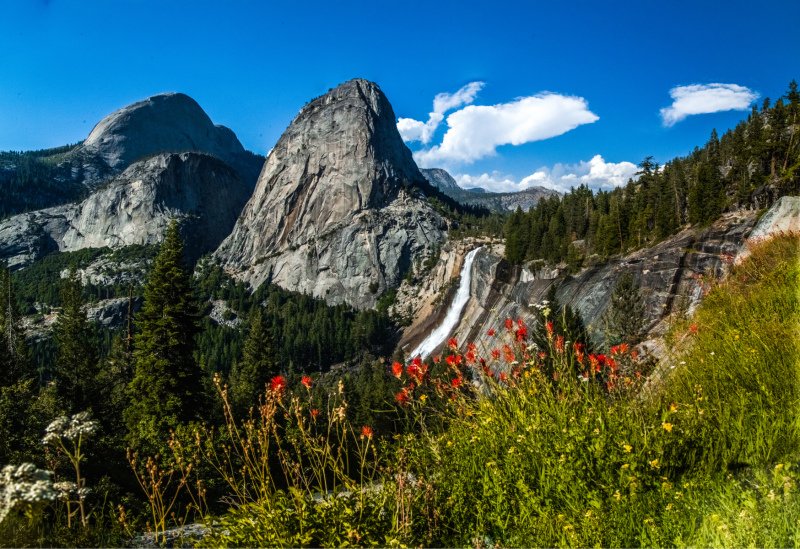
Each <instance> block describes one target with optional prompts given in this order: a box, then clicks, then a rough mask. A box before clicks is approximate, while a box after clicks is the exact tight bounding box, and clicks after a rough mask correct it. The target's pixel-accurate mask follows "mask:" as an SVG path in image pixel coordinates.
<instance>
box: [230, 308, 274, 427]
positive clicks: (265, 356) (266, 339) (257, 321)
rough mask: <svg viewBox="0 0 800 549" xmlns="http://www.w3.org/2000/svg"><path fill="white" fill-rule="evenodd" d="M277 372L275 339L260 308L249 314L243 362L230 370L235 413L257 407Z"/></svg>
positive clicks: (243, 412) (242, 412)
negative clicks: (260, 397) (248, 329)
mask: <svg viewBox="0 0 800 549" xmlns="http://www.w3.org/2000/svg"><path fill="white" fill-rule="evenodd" d="M278 373H279V371H278V368H277V365H276V362H275V351H274V348H273V344H272V336H271V334H270V332H269V330H268V328H267V326H266V325H265V323H264V318H263V315H262V312H261V309H260V308H256V309H254V310H253V312H252V313H251V314H250V331H249V332H248V334H247V340H246V341H245V343H244V349H243V351H242V359H241V361H239V362H237V363H236V364H234V365H233V369H232V370H231V376H230V383H229V386H230V387H229V390H230V394H231V401H232V403H233V407H234V410H235V411H236V413H237V414H240V415H242V414H245V413H246V412H247V410H248V409H249V408H250V407H251V406H255V405H257V404H258V398H259V395H261V394H262V393H263V392H264V386H265V384H266V383H267V381H268V380H269V379H271V378H272V377H273V376H275V375H277V374H278Z"/></svg>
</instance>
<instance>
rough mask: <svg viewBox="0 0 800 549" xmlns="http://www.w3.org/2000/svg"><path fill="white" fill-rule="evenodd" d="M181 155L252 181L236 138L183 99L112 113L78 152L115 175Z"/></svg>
mask: <svg viewBox="0 0 800 549" xmlns="http://www.w3.org/2000/svg"><path fill="white" fill-rule="evenodd" d="M177 152H201V153H205V154H209V155H212V156H215V157H217V158H219V159H220V160H223V161H225V162H226V163H228V164H230V165H231V166H233V167H234V168H236V169H237V170H238V171H241V172H242V175H243V176H245V177H244V178H245V179H247V177H246V176H247V175H252V170H253V167H252V166H246V165H245V164H247V160H246V158H247V156H248V155H247V153H246V151H245V150H244V147H242V144H241V143H239V140H238V139H237V138H236V135H235V134H234V133H233V132H232V131H231V130H230V129H228V128H226V127H225V126H219V125H216V126H215V125H214V123H213V122H211V119H210V118H209V117H208V115H207V114H206V113H205V111H204V110H203V109H202V108H201V107H200V105H198V104H197V102H196V101H195V100H194V99H192V98H191V97H189V96H188V95H185V94H182V93H163V94H159V95H154V96H152V97H149V98H147V99H145V100H144V101H138V102H136V103H133V104H132V105H128V106H127V107H123V108H122V109H120V110H118V111H116V112H114V113H111V114H110V115H108V116H106V117H105V118H104V119H103V120H101V121H100V122H99V123H98V124H97V125H96V126H95V127H94V129H93V130H92V131H91V133H90V134H89V137H87V138H86V140H85V141H84V142H83V144H82V145H81V146H80V147H79V148H78V153H79V154H81V155H86V156H89V157H93V158H99V159H102V160H103V162H104V163H105V164H106V166H107V167H108V169H109V171H111V172H114V173H118V172H119V171H122V170H124V169H125V168H127V167H128V166H130V165H131V164H133V163H134V162H137V161H139V160H141V159H143V158H147V157H150V156H153V155H156V154H161V153H177ZM240 168H241V169H240ZM248 172H249V173H248Z"/></svg>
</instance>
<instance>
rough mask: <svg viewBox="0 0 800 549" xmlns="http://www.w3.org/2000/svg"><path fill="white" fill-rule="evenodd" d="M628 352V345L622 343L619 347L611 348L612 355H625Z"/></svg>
mask: <svg viewBox="0 0 800 549" xmlns="http://www.w3.org/2000/svg"><path fill="white" fill-rule="evenodd" d="M627 352H628V344H627V343H620V344H619V345H614V346H613V347H611V354H612V355H624V354H625V353H627Z"/></svg>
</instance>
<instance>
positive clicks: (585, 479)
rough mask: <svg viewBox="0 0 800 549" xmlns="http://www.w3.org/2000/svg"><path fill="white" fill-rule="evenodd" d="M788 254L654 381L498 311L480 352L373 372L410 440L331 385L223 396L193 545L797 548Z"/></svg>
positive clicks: (794, 308)
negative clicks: (320, 391) (220, 506)
mask: <svg viewBox="0 0 800 549" xmlns="http://www.w3.org/2000/svg"><path fill="white" fill-rule="evenodd" d="M799 255H800V241H799V240H798V238H797V237H796V236H794V235H784V236H781V237H778V238H775V239H772V240H770V241H768V242H763V243H759V244H756V245H754V246H753V249H752V254H751V256H750V258H749V259H747V260H746V261H745V262H744V263H742V264H741V265H739V266H736V267H734V268H733V270H732V272H731V275H730V277H729V278H728V279H727V280H726V281H725V282H723V283H720V284H714V285H713V286H709V287H708V288H707V296H706V297H705V300H704V301H703V303H702V304H701V306H700V307H699V309H698V311H697V312H696V314H695V316H694V318H692V319H691V320H689V321H686V322H684V323H680V324H678V325H677V326H676V327H675V330H674V332H673V334H672V338H671V342H672V345H673V348H674V349H675V351H674V353H673V356H671V357H670V358H669V360H667V361H666V362H665V363H664V364H662V365H661V366H660V370H657V375H656V376H654V377H653V378H651V379H650V380H646V379H645V378H644V377H643V376H641V375H640V374H639V372H638V369H639V363H638V360H637V357H636V355H635V353H634V352H631V351H630V350H629V349H628V348H627V347H626V346H624V345H620V346H617V347H615V348H613V350H612V351H611V352H610V353H609V354H608V356H606V355H589V354H587V353H585V352H584V350H583V348H582V346H581V345H580V343H576V342H571V341H565V339H564V337H563V335H561V334H558V333H557V332H555V331H554V329H553V325H552V323H549V322H548V323H546V325H545V326H546V328H545V330H546V331H545V333H544V334H542V337H537V338H531V337H529V335H528V327H526V326H524V325H523V324H521V323H515V322H513V321H512V320H511V319H509V320H508V321H507V323H506V325H505V327H498V330H497V332H498V334H497V335H495V339H494V345H493V347H489V348H486V349H477V348H476V347H475V346H474V345H469V346H467V348H466V349H464V350H459V347H458V344H457V342H455V341H452V342H450V346H449V350H448V351H447V352H446V353H445V356H442V357H436V358H435V359H434V364H423V363H422V362H421V361H415V362H413V363H412V364H410V365H407V366H404V365H402V364H399V363H396V364H394V365H393V366H392V368H391V369H389V371H387V375H394V376H395V377H397V378H398V379H399V382H398V383H402V385H398V386H400V387H401V390H400V391H399V392H398V393H397V395H396V397H395V398H396V403H395V405H396V406H397V407H398V409H399V410H400V413H401V414H406V415H407V416H408V420H409V421H408V424H409V425H413V426H414V429H413V430H412V431H411V432H409V433H408V434H404V435H397V436H395V437H394V438H389V437H386V438H382V437H381V434H380V433H373V431H372V429H371V428H370V427H368V426H357V425H352V424H350V423H349V420H348V419H347V414H346V408H347V403H346V402H344V400H343V397H342V391H341V390H339V391H338V392H337V393H334V394H332V395H330V396H329V398H330V400H329V401H328V403H327V406H321V408H322V411H321V412H314V410H315V408H313V407H314V406H317V404H315V401H314V400H313V399H312V398H311V396H310V394H308V395H307V396H306V393H304V392H303V389H300V390H299V393H296V394H294V396H290V394H289V393H284V392H283V387H284V386H283V385H281V386H280V390H278V391H276V390H274V387H273V390H272V392H271V393H270V392H268V393H267V394H266V396H265V400H264V401H263V402H262V405H261V406H260V407H259V408H258V409H257V410H256V412H257V414H256V415H255V416H254V417H251V418H250V419H249V420H246V421H244V422H238V421H237V419H236V418H234V417H233V416H232V415H231V413H230V410H229V408H227V409H226V410H227V412H226V418H227V421H228V431H227V433H226V436H225V437H223V438H224V440H225V442H224V444H223V445H221V446H220V445H216V446H215V444H214V441H213V440H211V439H206V440H203V439H202V437H198V444H199V445H200V446H201V449H202V452H200V453H201V454H202V455H205V456H206V459H207V460H209V462H210V464H211V466H212V468H214V469H216V470H217V471H218V472H219V474H220V476H221V477H222V478H223V479H224V480H225V481H227V483H228V484H229V486H230V498H231V499H230V502H231V508H230V511H229V513H228V514H227V515H225V516H223V517H218V518H215V519H210V520H209V523H210V524H211V525H212V526H213V527H214V529H213V532H212V534H211V536H210V537H209V538H207V539H206V544H208V545H293V546H294V545H320V546H329V545H372V544H378V545H414V546H476V547H484V546H495V545H511V546H590V545H591V546H608V547H622V546H625V547H631V546H642V545H644V546H734V547H738V546H789V545H797V543H798V542H800V535H799V533H800V495H798V483H799V482H800V425H798V417H800V415H799V414H798V396H800V377H798V366H800V365H799V364H798V356H800V354H798V348H797V346H798V344H799V340H800V337H799V334H798V320H800V310H798V275H799V274H800V265H798V256H799ZM543 314H544V315H545V317H546V314H547V310H546V308H543ZM494 332H495V330H492V334H494ZM533 340H537V341H539V342H540V345H542V347H537V346H536V345H534V344H532V343H531V342H532V341H533ZM541 342H546V344H543V343H541ZM433 372H436V375H433ZM273 381H274V380H273ZM643 387H646V390H644V389H643ZM298 395H300V396H298ZM222 396H223V401H224V397H225V395H224V390H222ZM310 414H312V415H310ZM315 414H319V415H315ZM373 436H374V438H373Z"/></svg>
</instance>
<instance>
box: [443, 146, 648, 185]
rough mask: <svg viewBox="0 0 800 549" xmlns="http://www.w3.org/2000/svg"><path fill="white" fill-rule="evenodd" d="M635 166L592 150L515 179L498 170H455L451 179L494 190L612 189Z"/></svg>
mask: <svg viewBox="0 0 800 549" xmlns="http://www.w3.org/2000/svg"><path fill="white" fill-rule="evenodd" d="M637 171H638V168H637V166H636V165H635V164H633V163H632V162H624V161H623V162H606V161H605V160H604V159H603V157H602V156H601V155H599V154H596V155H594V156H593V157H592V159H591V160H589V161H581V162H578V163H577V164H556V165H554V166H553V167H552V168H547V167H543V168H539V169H538V170H536V171H535V172H533V173H532V174H530V175H528V176H526V177H523V178H522V179H521V180H519V181H515V180H514V179H513V178H511V177H508V176H504V175H502V174H500V173H498V172H492V173H491V174H488V173H483V174H480V175H469V174H458V175H455V176H454V177H455V180H456V182H457V183H458V184H459V186H461V187H462V188H471V187H482V188H484V189H486V190H489V191H494V192H514V191H522V190H525V189H528V188H530V187H545V188H548V189H553V190H556V191H558V192H562V193H563V192H567V191H569V190H570V188H571V187H578V186H580V185H588V186H589V187H590V188H592V189H595V190H597V189H605V190H609V189H613V188H615V187H620V186H623V185H625V184H627V183H628V180H629V179H631V178H635V175H636V172H637Z"/></svg>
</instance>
